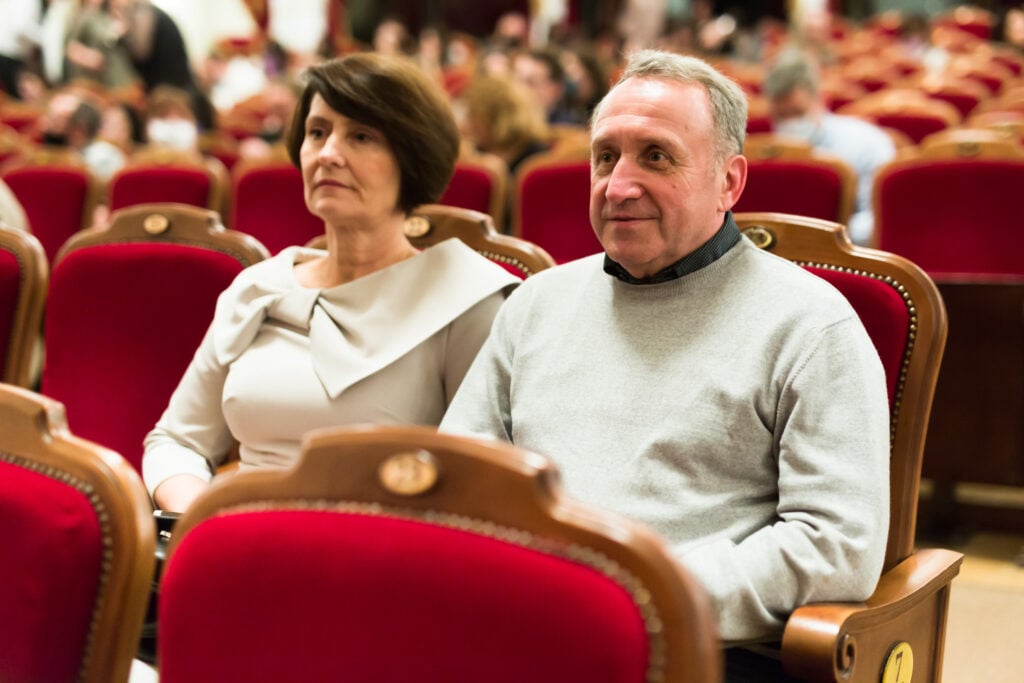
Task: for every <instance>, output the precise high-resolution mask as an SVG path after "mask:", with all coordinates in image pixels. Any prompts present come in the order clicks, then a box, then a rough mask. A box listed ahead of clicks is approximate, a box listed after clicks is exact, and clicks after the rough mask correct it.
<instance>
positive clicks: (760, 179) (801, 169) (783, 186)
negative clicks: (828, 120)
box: [733, 133, 857, 223]
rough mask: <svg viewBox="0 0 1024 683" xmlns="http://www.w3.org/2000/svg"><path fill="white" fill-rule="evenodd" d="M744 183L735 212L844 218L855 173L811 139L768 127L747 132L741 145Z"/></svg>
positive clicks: (846, 218) (847, 216) (853, 192)
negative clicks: (774, 131)
mask: <svg viewBox="0 0 1024 683" xmlns="http://www.w3.org/2000/svg"><path fill="white" fill-rule="evenodd" d="M744 154H745V155H746V157H747V185H746V187H745V188H744V189H743V194H742V195H741V196H740V198H739V201H737V202H736V205H735V206H734V207H733V211H734V212H742V211H775V212H778V213H791V214H796V215H799V216H810V217H812V218H821V219H824V220H828V221H835V222H837V223H847V222H848V221H849V220H850V215H851V214H852V213H853V205H854V199H855V195H856V191H857V177H856V175H855V174H854V172H853V169H851V168H850V167H849V165H847V164H846V163H845V162H843V161H842V160H841V159H839V158H837V157H834V156H830V155H828V154H824V153H821V152H816V151H815V150H814V149H813V148H812V147H811V146H810V144H808V143H806V142H803V141H801V140H795V139H792V138H785V137H782V136H779V135H773V134H770V133H762V134H760V135H750V136H748V137H747V142H746V145H745V146H744Z"/></svg>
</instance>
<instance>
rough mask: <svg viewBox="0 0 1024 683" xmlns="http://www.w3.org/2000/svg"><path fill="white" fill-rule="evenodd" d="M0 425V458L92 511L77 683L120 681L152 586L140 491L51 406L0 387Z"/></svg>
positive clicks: (150, 530)
mask: <svg viewBox="0 0 1024 683" xmlns="http://www.w3.org/2000/svg"><path fill="white" fill-rule="evenodd" d="M0 424H3V430H0V460H3V461H4V462H7V463H10V464H12V465H15V466H18V467H23V468H25V469H28V470H32V471H34V472H38V473H40V474H42V475H44V476H47V477H50V478H52V479H56V480H58V481H60V482H62V483H64V484H66V485H68V486H72V487H74V488H76V489H78V490H79V491H80V492H82V493H83V494H84V495H85V496H86V498H87V499H88V500H89V502H90V504H91V505H92V507H93V509H94V510H95V512H96V517H97V519H98V521H99V525H100V532H101V534H102V538H103V545H104V548H103V559H102V565H101V568H100V586H99V591H98V597H97V599H96V603H95V606H94V611H93V617H92V622H91V624H90V627H89V634H88V637H87V640H86V645H85V651H84V656H83V661H82V664H81V669H80V671H79V678H78V680H80V681H83V682H85V683H123V682H124V681H127V680H128V673H129V670H130V668H131V662H132V658H133V656H134V654H135V652H136V649H137V648H138V644H139V634H140V633H141V630H142V622H143V618H144V616H145V612H146V606H147V602H148V598H149V590H150V586H151V585H152V580H153V568H154V552H155V545H156V540H155V535H156V531H155V525H154V523H153V519H152V506H151V505H150V502H149V496H148V494H147V493H146V489H145V487H144V486H143V484H142V481H141V480H140V479H139V476H138V475H137V474H136V473H135V470H134V469H133V468H132V467H131V465H129V464H128V463H127V462H126V461H125V460H124V459H123V458H122V457H121V456H119V455H118V454H117V453H115V452H113V451H111V450H108V449H106V448H103V447H102V446H99V445H97V444H94V443H92V442H89V441H85V440H83V439H79V438H77V437H75V436H74V435H72V434H71V433H70V432H69V431H68V427H67V421H66V418H65V414H64V407H63V406H62V405H61V404H60V403H58V402H57V401H53V400H51V399H49V398H46V397H44V396H41V395H39V394H36V393H33V392H30V391H28V390H26V389H20V388H17V387H12V386H4V385H0ZM5 618H16V617H15V615H7V616H6V617H5Z"/></svg>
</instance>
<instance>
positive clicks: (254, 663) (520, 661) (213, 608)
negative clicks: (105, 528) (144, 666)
mask: <svg viewBox="0 0 1024 683" xmlns="http://www.w3.org/2000/svg"><path fill="white" fill-rule="evenodd" d="M159 613H160V624H159V629H160V653H159V657H160V661H161V671H160V680H161V683H177V682H183V681H188V682H189V683H200V682H202V681H223V680H244V681H250V682H259V681H284V680H290V681H325V680H339V681H340V680H343V681H348V682H350V683H357V682H366V683H370V682H373V683H378V682H381V681H416V682H417V683H453V682H456V681H459V682H463V681H466V682H468V681H487V682H488V683H524V682H526V681H529V682H530V683H546V682H549V681H550V682H554V681H558V682H559V683H564V682H565V681H586V682H587V683H613V682H614V683H620V682H621V683H624V682H626V681H631V682H634V683H640V682H641V681H644V680H645V672H646V666H647V636H646V633H645V630H644V627H643V623H642V621H641V619H640V617H639V615H638V612H637V610H636V608H635V607H634V604H633V602H632V600H631V599H630V597H629V595H628V594H627V593H626V592H625V591H624V590H623V589H622V588H621V587H620V586H619V585H618V584H617V583H614V582H613V581H611V580H609V579H608V578H606V577H605V576H604V575H602V574H600V573H599V572H597V571H595V570H593V569H591V568H589V567H586V566H583V565H579V564H576V563H574V562H570V561H567V560H563V559H560V558H556V557H552V556H550V555H545V554H542V553H539V552H535V551H532V550H527V549H524V548H521V547H518V546H514V545H510V544H507V543H504V542H500V541H497V540H494V539H491V538H487V537H484V536H479V535H476V534H473V533H469V532H466V531H459V530H454V529H448V528H443V527H438V526H434V525H428V524H424V523H421V522H416V521H409V520H400V519H392V518H385V517H375V516H365V515H358V514H342V513H334V512H323V511H317V512H314V511H271V512H251V513H243V514H231V515H226V516H219V517H215V518H213V519H211V520H208V521H206V522H204V523H203V524H201V525H200V526H198V527H196V529H194V530H193V531H192V532H191V533H189V534H188V536H186V537H185V538H184V539H183V540H182V542H181V546H180V547H179V548H178V550H177V551H176V554H175V555H174V556H172V557H171V559H170V561H169V563H168V566H167V570H166V573H165V574H164V578H163V583H162V588H161V594H160V609H159Z"/></svg>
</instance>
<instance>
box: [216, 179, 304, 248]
mask: <svg viewBox="0 0 1024 683" xmlns="http://www.w3.org/2000/svg"><path fill="white" fill-rule="evenodd" d="M232 187H233V189H232V197H231V225H230V227H231V229H233V230H238V231H239V232H244V233H246V234H247V235H252V236H253V237H255V238H256V239H258V240H259V241H260V242H261V243H262V244H263V245H264V246H265V247H266V248H267V249H268V250H269V251H270V253H271V254H276V253H277V252H279V251H281V250H282V249H284V248H285V247H290V246H294V245H303V244H306V243H307V242H309V241H310V240H311V239H313V238H314V237H316V236H317V235H322V234H323V232H324V221H323V219H321V218H317V217H316V216H314V215H313V214H311V213H310V212H309V209H307V208H306V200H305V198H304V195H303V188H302V174H301V172H300V171H299V169H297V168H295V167H294V166H292V165H291V164H290V163H288V162H282V163H281V164H279V165H276V164H275V165H270V166H258V167H254V168H248V169H245V170H244V172H240V173H236V175H235V177H234V181H233V184H232Z"/></svg>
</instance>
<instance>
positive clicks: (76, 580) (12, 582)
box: [0, 461, 103, 683]
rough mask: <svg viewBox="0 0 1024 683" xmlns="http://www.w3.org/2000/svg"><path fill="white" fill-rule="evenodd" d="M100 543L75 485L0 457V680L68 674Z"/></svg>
mask: <svg viewBox="0 0 1024 683" xmlns="http://www.w3.org/2000/svg"><path fill="white" fill-rule="evenodd" d="M102 555H103V544H102V539H101V534H100V527H99V523H98V522H97V519H96V514H95V511H94V510H93V508H92V506H91V505H90V504H89V501H88V500H87V499H86V497H85V496H84V495H83V494H82V493H80V492H79V491H78V490H76V489H75V488H73V487H71V486H68V485H67V484H64V483H61V482H59V481H56V480H54V479H51V478H50V477H47V476H44V475H42V474H38V473H36V472H33V471H30V470H27V469H25V468H23V467H20V466H17V465H13V464H10V463H7V462H2V461H0V558H2V561H0V615H3V616H2V618H0V681H5V683H6V682H9V683H35V682H37V681H74V680H77V674H78V669H79V667H80V665H81V661H82V655H83V651H84V648H85V643H86V635H87V634H88V631H89V625H90V623H91V621H92V614H93V609H94V607H95V603H96V599H97V588H98V582H99V576H100V562H101V560H102Z"/></svg>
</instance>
